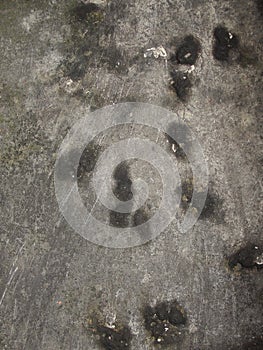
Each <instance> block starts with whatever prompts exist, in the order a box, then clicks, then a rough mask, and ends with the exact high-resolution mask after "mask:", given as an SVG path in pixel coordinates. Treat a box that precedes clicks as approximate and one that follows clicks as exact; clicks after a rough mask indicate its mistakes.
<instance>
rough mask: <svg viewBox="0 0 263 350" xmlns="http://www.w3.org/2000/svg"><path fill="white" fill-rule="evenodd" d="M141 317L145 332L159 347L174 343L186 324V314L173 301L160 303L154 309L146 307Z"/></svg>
mask: <svg viewBox="0 0 263 350" xmlns="http://www.w3.org/2000/svg"><path fill="white" fill-rule="evenodd" d="M143 316H144V322H145V328H146V330H148V331H149V332H150V333H151V336H152V337H153V338H154V342H155V343H156V344H160V345H171V344H174V343H176V342H177V341H178V340H179V339H180V338H181V337H180V336H181V335H182V333H183V332H184V330H185V326H186V324H187V317H186V313H185V311H184V310H183V308H182V307H181V306H180V305H179V303H178V302H177V301H175V300H174V301H172V302H160V303H158V304H157V305H156V306H155V307H151V306H149V305H148V306H146V307H145V308H144V312H143Z"/></svg>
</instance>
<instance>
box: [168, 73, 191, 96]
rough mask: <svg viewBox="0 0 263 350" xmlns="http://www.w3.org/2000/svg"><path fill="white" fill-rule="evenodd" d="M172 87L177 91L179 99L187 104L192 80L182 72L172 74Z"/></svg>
mask: <svg viewBox="0 0 263 350" xmlns="http://www.w3.org/2000/svg"><path fill="white" fill-rule="evenodd" d="M171 78H172V81H171V86H172V88H173V89H174V90H175V92H176V95H177V96H178V98H179V99H180V100H181V101H183V102H185V101H186V100H187V97H188V95H189V92H190V89H191V87H192V83H191V80H190V79H189V76H188V75H187V74H186V73H183V72H180V71H173V72H172V73H171Z"/></svg>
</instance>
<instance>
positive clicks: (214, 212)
mask: <svg viewBox="0 0 263 350" xmlns="http://www.w3.org/2000/svg"><path fill="white" fill-rule="evenodd" d="M222 207H223V200H222V199H220V198H219V196H218V194H217V193H216V192H214V191H212V190H211V189H209V190H208V193H207V197H206V201H205V205H204V208H203V210H202V212H201V214H200V217H199V218H200V219H201V220H206V219H210V218H213V219H214V220H216V221H217V222H221V221H224V217H225V213H224V211H223V209H222Z"/></svg>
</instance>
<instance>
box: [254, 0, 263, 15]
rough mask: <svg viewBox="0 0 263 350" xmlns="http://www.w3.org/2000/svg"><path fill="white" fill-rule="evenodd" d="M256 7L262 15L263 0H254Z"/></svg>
mask: <svg viewBox="0 0 263 350" xmlns="http://www.w3.org/2000/svg"><path fill="white" fill-rule="evenodd" d="M256 3H257V8H258V11H259V13H260V15H261V16H263V0H256Z"/></svg>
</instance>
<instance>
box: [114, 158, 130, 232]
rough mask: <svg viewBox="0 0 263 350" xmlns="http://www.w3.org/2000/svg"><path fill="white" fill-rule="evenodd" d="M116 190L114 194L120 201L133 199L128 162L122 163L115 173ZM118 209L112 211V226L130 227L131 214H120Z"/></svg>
mask: <svg viewBox="0 0 263 350" xmlns="http://www.w3.org/2000/svg"><path fill="white" fill-rule="evenodd" d="M113 179H114V183H115V185H114V188H113V193H114V195H115V196H116V197H117V198H118V199H119V200H120V201H128V200H131V199H132V196H133V194H132V191H131V186H132V181H131V179H130V176H129V168H128V165H127V163H126V162H122V163H120V164H119V165H118V166H117V167H116V169H115V171H114V173H113ZM117 210H118V208H116V211H110V225H112V226H115V227H128V226H129V224H130V214H129V213H119V212H118V211H117Z"/></svg>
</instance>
